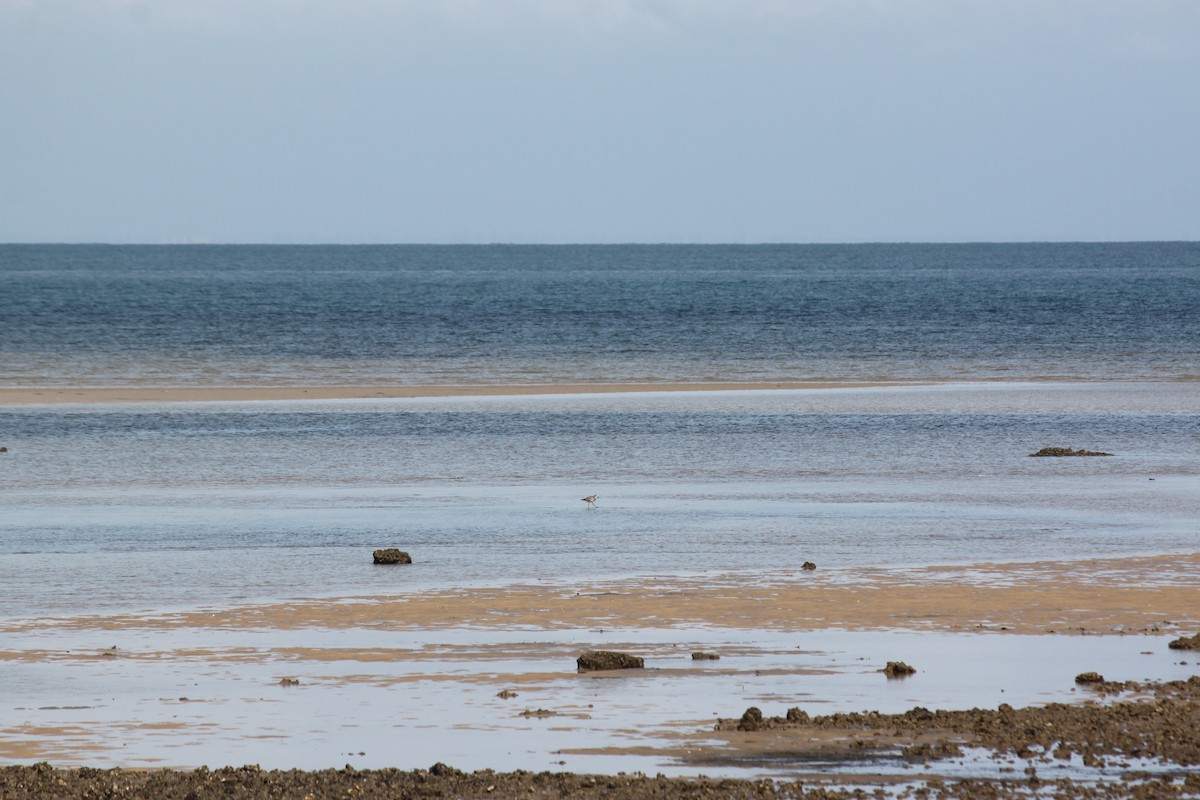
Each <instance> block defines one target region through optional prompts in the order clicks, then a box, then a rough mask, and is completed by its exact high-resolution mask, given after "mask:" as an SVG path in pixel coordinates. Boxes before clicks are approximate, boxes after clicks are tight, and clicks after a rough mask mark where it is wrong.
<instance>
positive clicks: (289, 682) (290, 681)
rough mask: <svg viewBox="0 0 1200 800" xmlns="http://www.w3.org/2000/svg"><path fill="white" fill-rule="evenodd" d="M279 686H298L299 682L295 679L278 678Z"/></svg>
mask: <svg viewBox="0 0 1200 800" xmlns="http://www.w3.org/2000/svg"><path fill="white" fill-rule="evenodd" d="M279 685H280V686H299V685H300V681H299V679H297V678H280V679H279Z"/></svg>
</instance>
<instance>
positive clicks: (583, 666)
mask: <svg viewBox="0 0 1200 800" xmlns="http://www.w3.org/2000/svg"><path fill="white" fill-rule="evenodd" d="M575 663H576V664H577V665H578V667H579V671H580V672H598V671H600V670H606V669H642V668H643V667H644V666H646V663H645V662H644V661H643V660H642V659H641V658H639V657H638V656H631V655H629V654H628V653H614V652H613V651H611V650H588V651H586V652H585V653H584V654H583V655H581V656H580V657H579V658H577V659H576V660H575Z"/></svg>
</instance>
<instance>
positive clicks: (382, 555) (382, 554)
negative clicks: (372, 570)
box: [371, 547, 412, 564]
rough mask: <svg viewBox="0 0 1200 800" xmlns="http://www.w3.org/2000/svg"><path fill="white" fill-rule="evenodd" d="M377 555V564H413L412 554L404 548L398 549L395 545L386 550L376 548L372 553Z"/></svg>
mask: <svg viewBox="0 0 1200 800" xmlns="http://www.w3.org/2000/svg"><path fill="white" fill-rule="evenodd" d="M371 555H372V556H374V557H375V563H376V564H411V563H412V556H410V555H409V554H408V553H406V552H404V551H403V550H397V549H396V548H394V547H388V548H386V549H384V550H376V551H375V552H374V553H371Z"/></svg>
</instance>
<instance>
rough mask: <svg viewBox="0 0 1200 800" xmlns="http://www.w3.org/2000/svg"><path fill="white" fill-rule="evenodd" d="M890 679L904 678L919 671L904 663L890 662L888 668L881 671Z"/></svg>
mask: <svg viewBox="0 0 1200 800" xmlns="http://www.w3.org/2000/svg"><path fill="white" fill-rule="evenodd" d="M879 671H880V672H882V673H883V674H884V675H887V676H888V677H889V678H903V677H905V676H906V675H912V674H913V673H914V672H916V671H917V669H916V667H910V666H909V665H908V664H905V663H904V662H903V661H889V662H887V666H886V667H884V668H883V669H881V670H879Z"/></svg>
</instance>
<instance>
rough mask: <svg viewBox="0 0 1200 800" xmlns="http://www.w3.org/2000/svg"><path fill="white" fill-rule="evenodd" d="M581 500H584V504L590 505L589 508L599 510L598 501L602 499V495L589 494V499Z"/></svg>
mask: <svg viewBox="0 0 1200 800" xmlns="http://www.w3.org/2000/svg"><path fill="white" fill-rule="evenodd" d="M581 499H582V500H583V502H585V503H587V504H588V508H599V506H597V505H596V501H597V500H599V499H600V495H598V494H589V495H588V496H587V497H584V498H581Z"/></svg>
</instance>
